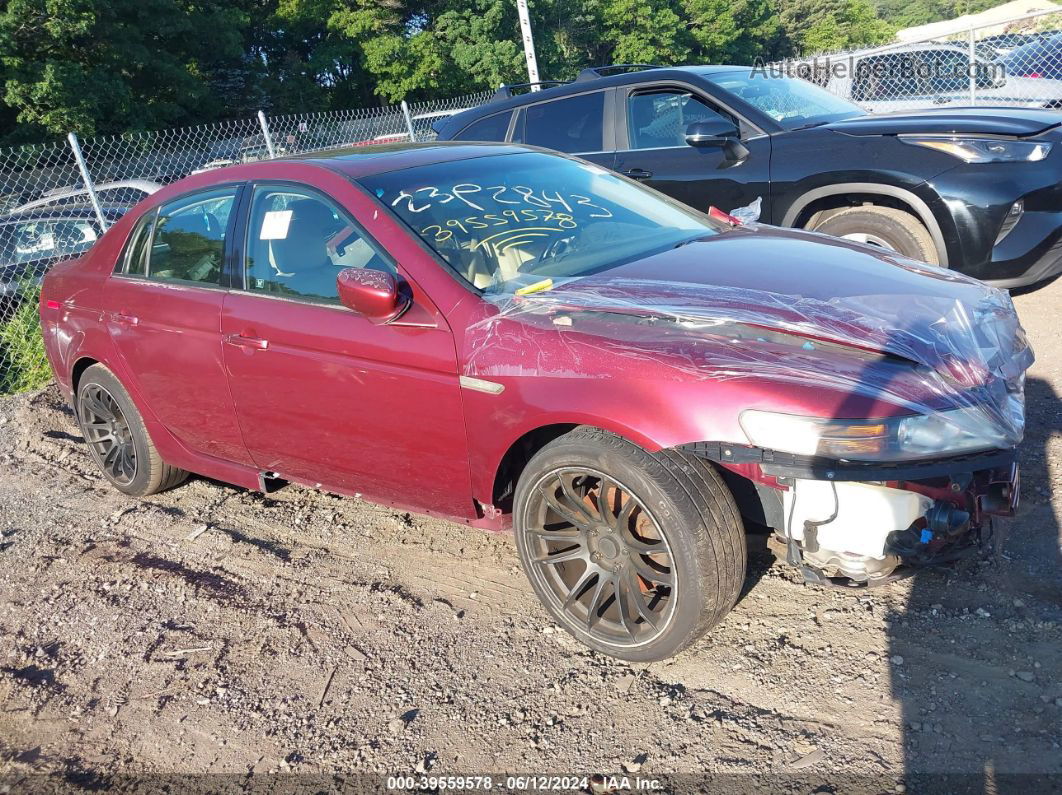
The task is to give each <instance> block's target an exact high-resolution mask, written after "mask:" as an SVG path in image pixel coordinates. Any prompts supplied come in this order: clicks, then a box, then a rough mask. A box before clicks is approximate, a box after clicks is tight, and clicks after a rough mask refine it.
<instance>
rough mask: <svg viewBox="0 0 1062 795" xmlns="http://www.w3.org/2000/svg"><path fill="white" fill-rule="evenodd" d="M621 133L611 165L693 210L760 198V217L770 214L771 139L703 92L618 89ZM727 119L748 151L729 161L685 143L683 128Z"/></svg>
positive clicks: (662, 88) (708, 149)
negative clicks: (740, 156) (742, 157)
mask: <svg viewBox="0 0 1062 795" xmlns="http://www.w3.org/2000/svg"><path fill="white" fill-rule="evenodd" d="M618 99H619V102H620V104H621V107H622V108H623V112H622V113H618V114H617V116H618V119H619V120H620V121H621V124H620V125H619V130H618V135H619V136H620V144H619V151H618V152H617V153H616V161H615V166H614V168H615V170H616V171H618V172H619V173H620V174H623V175H624V176H627V177H631V178H632V179H636V180H638V181H640V182H643V183H645V184H646V185H648V186H649V187H651V188H655V189H656V190H658V191H660V192H662V193H666V194H667V195H668V196H671V197H672V198H674V199H677V200H678V201H680V202H683V203H684V204H688V205H689V206H690V207H692V208H693V209H695V210H700V211H701V212H707V211H708V208H709V207H711V206H713V205H714V206H715V207H718V208H719V209H720V210H723V211H724V212H730V211H731V210H733V209H735V208H738V207H743V206H745V205H747V204H749V203H751V202H753V201H755V200H756V198H757V197H760V198H762V200H763V206H762V209H761V211H760V217H761V218H764V219H766V218H770V164H771V139H770V137H769V136H767V135H763V134H759V133H758V131H757V130H755V129H754V128H752V127H750V126H749V125H748V124H747V123H745V122H743V121H742V120H741V119H740V118H738V117H737V116H735V115H734V114H732V113H730V112H729V111H727V110H725V109H724V108H722V107H721V106H720V105H718V104H717V103H714V102H712V101H710V100H709V99H707V98H706V97H704V96H703V95H701V94H699V93H696V92H694V91H693V90H691V89H689V88H686V87H682V86H651V87H646V86H640V87H637V88H632V89H629V90H628V91H627V92H626V93H625V94H624V93H623V92H621V93H620V95H619V97H618ZM719 119H726V120H728V121H731V122H733V123H734V124H735V125H736V126H737V127H738V129H739V130H740V131H741V141H742V143H743V144H744V145H745V147H746V148H747V149H748V150H749V154H748V157H746V158H744V159H743V160H741V161H738V162H733V161H731V160H729V159H728V158H727V156H726V154H725V153H724V151H723V149H722V148H721V147H717V146H713V147H704V146H700V147H696V146H690V145H689V144H687V143H686V128H687V126H689V125H690V124H692V123H694V122H699V121H713V120H719Z"/></svg>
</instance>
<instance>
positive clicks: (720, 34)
mask: <svg viewBox="0 0 1062 795" xmlns="http://www.w3.org/2000/svg"><path fill="white" fill-rule="evenodd" d="M684 9H685V12H686V15H687V17H688V20H689V26H690V33H691V34H692V36H693V39H694V41H695V43H696V46H697V58H696V60H697V61H698V62H700V63H735V64H751V63H752V62H753V60H754V59H755V58H757V57H763V58H766V59H770V58H772V57H774V55H775V53H774V52H773V49H774V46H773V45H774V42H775V40H776V39H777V37H778V34H779V33H780V30H781V23H780V21H779V19H778V12H777V9H776V7H775V5H774V2H773V0H685V6H684Z"/></svg>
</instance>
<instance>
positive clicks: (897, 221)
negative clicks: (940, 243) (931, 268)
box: [812, 205, 940, 265]
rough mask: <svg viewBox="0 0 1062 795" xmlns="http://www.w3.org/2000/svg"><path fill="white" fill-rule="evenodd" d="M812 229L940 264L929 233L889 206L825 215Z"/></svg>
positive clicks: (902, 212) (917, 221)
mask: <svg viewBox="0 0 1062 795" xmlns="http://www.w3.org/2000/svg"><path fill="white" fill-rule="evenodd" d="M812 229H813V230H814V231H815V232H822V233H823V234H826V235H833V236H834V237H841V238H844V239H846V240H854V241H856V242H857V243H867V244H869V245H872V246H880V247H881V248H886V249H889V250H890V251H895V252H896V253H898V254H902V255H903V256H905V257H908V258H909V259H915V260H918V261H919V262H928V263H929V264H930V265H939V264H940V259H939V258H938V257H937V247H936V246H935V245H933V238H932V237H931V236H930V234H929V230H928V229H926V228H925V226H924V225H923V224H922V222H921V221H919V220H918V219H917V218H915V217H914V216H913V215H911V214H910V213H906V212H904V211H903V210H897V209H895V208H893V207H875V206H873V205H868V206H862V207H850V208H848V209H847V210H841V211H840V212H837V213H833V214H832V215H828V216H827V217H826V218H825V219H824V220H822V221H819V222H818V223H816V224H815V225H814V226H813V227H812Z"/></svg>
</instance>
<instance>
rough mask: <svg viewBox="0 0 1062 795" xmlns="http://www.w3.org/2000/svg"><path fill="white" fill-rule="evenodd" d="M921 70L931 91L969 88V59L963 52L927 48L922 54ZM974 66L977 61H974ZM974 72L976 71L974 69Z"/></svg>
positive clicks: (949, 91)
mask: <svg viewBox="0 0 1062 795" xmlns="http://www.w3.org/2000/svg"><path fill="white" fill-rule="evenodd" d="M921 60H922V71H923V74H926V75H928V76H929V78H928V80H927V81H926V83H927V84H928V90H929V92H931V93H937V92H940V93H953V92H957V91H963V90H969V87H970V59H969V57H968V56H967V55H966V54H965V53H959V52H947V51H945V50H929V51H927V52H925V53H923V54H922V59H921ZM974 64H975V67H976V65H977V61H976V60H975V61H974ZM975 74H976V71H975Z"/></svg>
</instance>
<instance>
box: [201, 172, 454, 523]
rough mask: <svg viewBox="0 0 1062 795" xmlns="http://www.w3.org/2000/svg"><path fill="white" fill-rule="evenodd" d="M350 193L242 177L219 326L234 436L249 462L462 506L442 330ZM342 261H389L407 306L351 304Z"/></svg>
mask: <svg viewBox="0 0 1062 795" xmlns="http://www.w3.org/2000/svg"><path fill="white" fill-rule="evenodd" d="M345 190H346V191H347V192H348V194H351V195H357V196H359V197H360V201H361V202H362V203H363V204H364V205H365V206H366V207H368V206H371V205H369V204H368V199H366V198H365V197H364V196H361V195H360V194H358V193H357V190H356V189H355V188H354V187H353V186H352V185H349V184H348V186H347V187H346V188H345ZM347 198H350V197H349V196H348V197H347ZM348 206H350V205H349V202H348V203H347V204H344V203H343V200H340V199H337V198H333V197H331V196H329V195H326V194H324V193H323V192H320V191H318V190H315V189H312V188H309V187H307V186H305V185H294V184H283V183H277V184H269V183H262V184H257V185H255V186H254V189H253V197H252V199H251V201H250V202H249V215H248V220H247V224H246V227H247V230H246V237H245V238H244V236H243V235H241V241H243V244H244V251H243V254H242V256H241V260H242V261H243V265H244V267H243V273H242V278H241V280H240V281H241V282H242V285H240V286H241V289H236V290H233V291H232V292H231V293H230V294H229V295H228V296H227V297H226V299H225V309H224V314H223V317H222V328H221V331H222V336H223V338H224V350H225V353H224V356H225V364H226V366H227V368H228V372H229V378H230V384H231V388H232V394H233V397H234V398H235V401H236V407H237V411H238V414H239V421H240V427H241V429H242V431H243V438H244V439H245V440H246V443H247V447H248V449H249V450H250V453H251V456H252V457H253V459H254V462H255V464H256V466H257V467H258V468H259V469H261V470H264V471H272V472H277V473H279V474H280V475H281V476H283V477H285V478H287V479H292V480H298V481H301V482H303V483H308V484H311V485H321V486H323V487H325V488H328V489H331V490H334V491H339V492H346V493H356V494H361V495H364V496H366V497H367V498H369V499H372V500H374V501H377V502H384V503H391V504H396V505H402V506H404V507H409V508H414V509H417V510H426V511H429V512H435V513H440V514H444V515H447V516H457V517H463V518H471V517H472V516H473V515H474V513H473V504H472V497H471V484H470V479H469V470H468V452H467V443H466V439H465V426H464V415H463V413H462V407H461V392H460V387H459V384H458V372H457V355H456V350H455V347H454V341H453V336H452V335H451V333H450V330H449V328H448V326H447V325H446V321H445V320H444V319H443V317H442V315H441V314H440V312H439V311H438V309H437V308H436V307H435V305H434V304H433V303H432V301H431V300H430V299H429V298H428V296H427V295H425V294H424V293H423V292H422V291H421V289H420V288H419V287H418V286H417V285H416V284H414V283H412V282H411V281H410V280H408V279H406V278H405V277H404V276H403V275H402V274H401V273H399V271H398V268H397V267H396V266H395V264H394V262H393V261H392V259H391V258H390V256H389V255H388V254H387V252H386V251H385V249H384V248H383V247H382V246H380V245H379V244H378V243H377V242H376V241H374V240H372V239H371V238H370V237H369V235H368V234H367V233H366V232H365V231H364V228H363V226H362V225H361V224H360V223H359V222H358V220H356V218H355V215H354V212H353V211H352V210H348V209H347V207H348ZM373 211H374V210H373V209H369V210H367V212H369V213H370V214H371V213H372V212H373ZM346 267H352V268H370V269H376V270H386V271H390V272H391V273H395V274H397V275H398V276H399V277H400V279H402V280H403V281H404V289H407V290H409V291H410V293H411V295H412V298H413V303H412V306H411V308H410V309H409V310H408V311H407V312H406V313H405V314H404V315H402V317H401V318H399V319H398V320H396V321H395V322H393V323H391V324H388V325H379V326H378V325H373V324H372V323H370V322H369V321H368V320H366V319H365V318H364V317H361V316H359V315H356V314H355V313H354V312H352V311H351V310H349V309H347V308H346V307H344V306H343V305H342V304H340V303H339V298H338V294H337V288H336V276H337V274H338V273H339V271H340V270H341V269H342V268H346Z"/></svg>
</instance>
